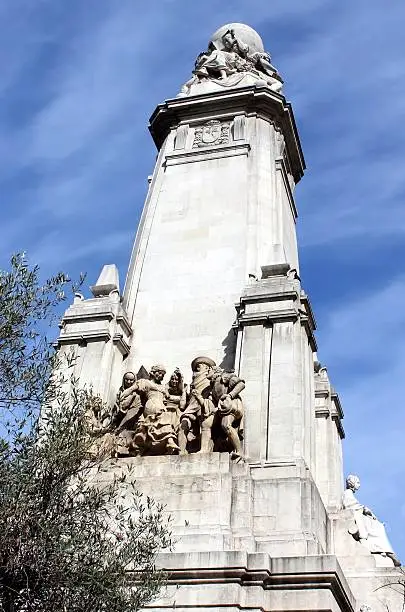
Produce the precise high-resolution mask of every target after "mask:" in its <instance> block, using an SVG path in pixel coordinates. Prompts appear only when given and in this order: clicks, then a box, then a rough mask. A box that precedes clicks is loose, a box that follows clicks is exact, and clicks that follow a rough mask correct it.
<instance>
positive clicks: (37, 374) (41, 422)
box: [0, 255, 171, 612]
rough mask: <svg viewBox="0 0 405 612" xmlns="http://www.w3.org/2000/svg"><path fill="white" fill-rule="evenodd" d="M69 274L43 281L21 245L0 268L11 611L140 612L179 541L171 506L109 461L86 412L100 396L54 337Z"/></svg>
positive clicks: (2, 508)
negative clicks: (164, 556)
mask: <svg viewBox="0 0 405 612" xmlns="http://www.w3.org/2000/svg"><path fill="white" fill-rule="evenodd" d="M70 284H71V283H70V281H69V279H68V278H67V277H66V276H65V275H64V274H58V275H56V276H54V277H52V278H50V279H49V280H47V281H46V282H45V283H44V284H41V283H40V280H39V270H38V268H36V267H33V268H32V267H30V266H29V265H28V263H27V261H26V259H25V257H24V256H23V255H16V256H14V257H13V258H12V260H11V265H10V268H9V270H6V271H0V414H1V421H0V426H1V431H0V525H1V529H0V606H1V608H2V609H3V610H4V611H5V612H19V611H21V612H22V611H24V612H25V611H27V612H51V611H52V612H54V611H55V610H57V611H66V612H68V611H69V612H76V611H77V612H79V611H83V612H84V611H86V612H99V611H104V610H106V611H111V612H127V611H128V612H129V611H130V610H131V611H135V610H137V609H138V608H140V607H142V606H144V605H145V604H146V603H148V602H150V601H151V600H152V599H153V598H154V597H155V596H156V595H157V594H158V593H159V591H160V589H161V588H162V586H163V584H164V581H165V575H164V574H163V573H162V572H160V571H158V570H157V569H156V568H155V559H156V555H157V553H158V552H159V551H160V550H162V549H165V548H170V546H171V538H170V531H169V529H168V524H167V519H166V518H165V513H164V509H163V507H162V506H160V505H159V504H156V503H155V502H154V501H153V500H151V499H150V498H144V497H143V496H142V495H141V494H139V493H138V492H137V490H136V488H135V485H134V482H133V479H132V475H131V470H130V469H128V470H127V471H123V470H122V469H120V470H118V471H117V473H116V474H115V475H114V471H113V470H111V469H108V468H107V466H106V465H105V462H104V461H103V460H102V458H101V456H99V454H98V453H97V436H101V435H102V432H98V433H97V432H96V433H95V432H94V431H92V430H91V428H90V426H89V419H88V412H89V410H91V409H92V408H94V406H95V405H96V404H99V403H100V400H99V398H97V397H95V396H94V395H93V394H92V392H91V390H89V389H87V390H86V389H80V388H79V387H78V385H77V382H76V381H75V380H74V378H73V377H72V376H71V375H70V374H69V371H70V370H69V366H71V365H72V363H68V364H67V367H64V368H62V369H61V368H60V367H59V366H60V363H59V361H58V360H59V357H58V354H57V352H55V351H54V349H53V347H52V344H51V343H50V342H49V341H48V339H47V335H46V334H47V331H48V328H49V325H52V324H53V323H54V320H55V316H57V314H58V307H59V305H60V304H61V302H62V301H63V299H64V294H65V291H66V289H67V288H68V287H69V288H70ZM61 372H65V373H64V374H62V373H61ZM66 372H68V375H66ZM67 378H68V379H67ZM67 383H68V384H67Z"/></svg>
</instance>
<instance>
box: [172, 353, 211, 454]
mask: <svg viewBox="0 0 405 612" xmlns="http://www.w3.org/2000/svg"><path fill="white" fill-rule="evenodd" d="M213 367H215V361H213V360H212V359H210V358H209V357H204V356H201V357H196V358H195V359H193V361H192V362H191V369H192V372H193V378H192V382H191V387H190V394H189V397H188V402H187V406H186V408H185V410H184V412H183V413H182V414H181V416H180V429H179V437H178V441H179V446H180V454H181V455H185V454H187V453H188V447H189V443H192V442H193V441H194V440H195V439H196V438H198V437H199V436H201V445H200V450H199V452H202V453H207V452H210V451H212V449H213V443H212V439H211V427H212V423H213V418H214V412H215V406H214V404H213V402H212V399H211V379H210V373H211V369H212V368H213Z"/></svg>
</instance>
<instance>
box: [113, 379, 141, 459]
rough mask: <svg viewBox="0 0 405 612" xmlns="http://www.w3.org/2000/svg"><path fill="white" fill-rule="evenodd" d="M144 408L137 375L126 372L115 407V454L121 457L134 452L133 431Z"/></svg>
mask: <svg viewBox="0 0 405 612" xmlns="http://www.w3.org/2000/svg"><path fill="white" fill-rule="evenodd" d="M142 409H143V407H142V402H141V398H140V395H139V391H138V386H137V380H136V376H135V374H134V373H133V372H126V373H125V374H124V376H123V378H122V384H121V387H120V388H119V390H118V393H117V399H116V401H115V406H114V409H113V426H114V427H115V434H116V451H115V454H116V455H118V456H119V457H125V456H128V455H131V454H133V444H132V443H133V432H134V429H135V427H136V424H137V422H138V419H139V417H140V415H141V413H142Z"/></svg>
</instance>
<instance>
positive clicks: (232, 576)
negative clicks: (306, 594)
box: [158, 551, 355, 612]
mask: <svg viewBox="0 0 405 612" xmlns="http://www.w3.org/2000/svg"><path fill="white" fill-rule="evenodd" d="M228 557H229V558H228ZM211 559H212V561H213V562H211ZM176 561H177V563H176ZM158 565H159V566H160V567H162V568H163V569H165V570H166V571H167V572H168V574H169V577H168V584H169V585H183V586H185V585H190V586H191V585H203V584H232V583H233V584H238V585H243V586H244V587H261V588H262V589H263V590H265V591H267V590H270V591H282V590H285V591H291V590H295V591H298V590H309V589H310V590H324V589H326V590H328V591H331V593H332V595H333V597H334V598H335V600H336V602H337V603H338V605H339V609H340V610H341V611H342V612H354V609H355V600H354V597H353V595H352V593H351V591H350V589H349V586H348V584H347V582H346V580H345V577H344V575H343V573H342V570H341V568H340V566H339V563H338V561H337V559H336V557H334V556H333V555H323V556H322V557H318V556H313V557H310V558H308V557H306V558H300V557H294V558H293V557H284V558H282V557H281V558H280V557H279V558H270V557H269V556H268V555H266V554H261V553H249V554H246V553H244V552H242V551H241V552H235V553H226V552H225V553H213V555H212V556H211V554H210V553H198V555H194V554H193V553H191V554H187V553H177V554H176V553H175V554H171V555H167V554H163V555H160V556H159V563H158Z"/></svg>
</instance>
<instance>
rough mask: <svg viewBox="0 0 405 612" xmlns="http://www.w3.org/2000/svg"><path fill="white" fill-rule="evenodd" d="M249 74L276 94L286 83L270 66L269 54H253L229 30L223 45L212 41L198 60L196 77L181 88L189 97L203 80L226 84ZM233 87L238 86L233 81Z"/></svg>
mask: <svg viewBox="0 0 405 612" xmlns="http://www.w3.org/2000/svg"><path fill="white" fill-rule="evenodd" d="M238 73H239V74H240V75H241V76H243V74H244V73H250V74H252V75H253V76H255V77H256V78H257V79H258V80H261V81H264V82H265V83H267V85H268V86H269V87H270V88H271V89H273V90H274V91H280V90H281V89H282V86H283V80H282V78H281V76H280V75H279V73H278V72H277V70H276V68H275V67H274V66H273V65H272V64H271V58H270V55H269V53H266V52H260V51H252V50H251V49H250V48H249V45H248V44H246V43H245V42H244V41H243V40H241V38H239V37H238V36H236V35H235V31H234V30H232V29H231V30H228V31H227V32H225V34H224V35H223V36H222V39H221V42H220V44H218V43H214V42H212V41H211V42H210V44H209V45H208V49H207V51H203V52H202V53H200V54H199V55H198V57H197V59H196V62H195V66H194V70H193V77H192V78H191V79H190V80H189V81H187V83H186V84H185V85H184V86H183V88H182V93H183V94H184V95H187V94H188V92H189V90H190V88H191V86H192V85H193V84H195V83H196V82H199V81H201V80H204V79H213V80H217V81H222V82H224V81H226V80H227V79H228V78H229V77H232V75H237V74H238ZM230 85H235V83H234V82H232V83H230Z"/></svg>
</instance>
